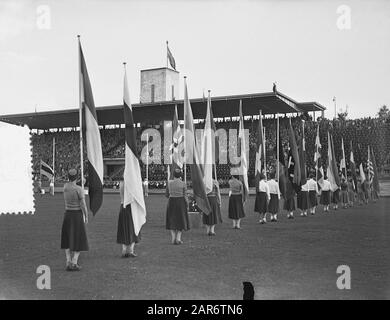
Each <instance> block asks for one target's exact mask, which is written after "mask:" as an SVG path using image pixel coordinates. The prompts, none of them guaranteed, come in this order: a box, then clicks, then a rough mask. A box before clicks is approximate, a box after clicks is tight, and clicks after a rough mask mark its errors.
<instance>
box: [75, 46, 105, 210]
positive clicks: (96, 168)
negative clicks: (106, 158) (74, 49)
mask: <svg viewBox="0 0 390 320" xmlns="http://www.w3.org/2000/svg"><path fill="white" fill-rule="evenodd" d="M79 52H80V94H81V97H80V98H81V108H82V113H83V115H84V116H83V123H82V124H80V127H81V128H82V129H83V131H84V132H85V137H86V146H87V157H88V195H89V206H90V209H91V211H92V213H93V215H95V214H96V213H97V212H98V210H99V208H100V206H101V205H102V202H103V151H102V143H101V138H100V131H99V125H98V118H97V114H96V109H95V103H94V100H93V95H92V88H91V82H90V81H89V76H88V71H87V66H86V64H85V59H84V55H83V50H82V48H81V43H80V42H79ZM81 165H83V164H81Z"/></svg>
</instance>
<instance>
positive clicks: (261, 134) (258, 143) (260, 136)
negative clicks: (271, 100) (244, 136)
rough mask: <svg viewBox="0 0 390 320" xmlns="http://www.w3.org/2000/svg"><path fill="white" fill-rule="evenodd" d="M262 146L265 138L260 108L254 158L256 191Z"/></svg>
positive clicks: (261, 159)
mask: <svg viewBox="0 0 390 320" xmlns="http://www.w3.org/2000/svg"><path fill="white" fill-rule="evenodd" d="M264 148H265V139H264V131H263V116H262V113H261V110H260V114H259V124H258V126H257V132H256V160H255V181H256V192H258V191H259V182H260V174H261V172H262V169H261V168H262V167H263V166H264V161H265V160H264Z"/></svg>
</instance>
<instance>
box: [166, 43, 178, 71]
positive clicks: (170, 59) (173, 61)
mask: <svg viewBox="0 0 390 320" xmlns="http://www.w3.org/2000/svg"><path fill="white" fill-rule="evenodd" d="M167 59H168V60H169V64H170V65H171V67H172V68H173V69H174V70H176V62H175V58H174V57H173V55H172V52H171V50H170V49H169V46H168V41H167Z"/></svg>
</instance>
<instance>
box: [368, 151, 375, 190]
mask: <svg viewBox="0 0 390 320" xmlns="http://www.w3.org/2000/svg"><path fill="white" fill-rule="evenodd" d="M370 153H371V152H370V146H368V152H367V171H368V177H367V178H368V182H369V183H370V184H372V181H373V178H374V167H373V165H372V161H371V154H370Z"/></svg>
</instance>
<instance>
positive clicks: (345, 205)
mask: <svg viewBox="0 0 390 320" xmlns="http://www.w3.org/2000/svg"><path fill="white" fill-rule="evenodd" d="M340 188H341V203H342V204H343V208H344V209H347V208H348V204H349V201H348V184H347V181H346V180H345V178H343V179H341V185H340Z"/></svg>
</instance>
